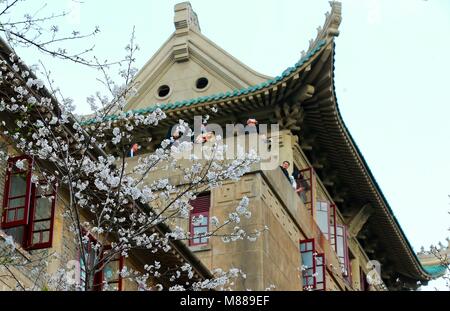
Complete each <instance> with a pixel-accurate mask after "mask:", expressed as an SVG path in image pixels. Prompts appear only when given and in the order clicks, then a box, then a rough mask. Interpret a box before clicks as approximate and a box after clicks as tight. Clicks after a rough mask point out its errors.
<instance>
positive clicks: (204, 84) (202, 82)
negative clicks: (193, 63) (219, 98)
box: [195, 77, 209, 90]
mask: <svg viewBox="0 0 450 311" xmlns="http://www.w3.org/2000/svg"><path fill="white" fill-rule="evenodd" d="M208 83H209V81H208V79H207V78H205V77H201V78H199V79H197V82H195V87H196V88H197V89H199V90H203V89H204V88H206V87H207V86H208Z"/></svg>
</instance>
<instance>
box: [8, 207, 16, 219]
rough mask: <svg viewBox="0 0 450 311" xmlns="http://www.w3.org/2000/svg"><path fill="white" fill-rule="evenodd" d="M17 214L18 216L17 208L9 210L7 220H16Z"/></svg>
mask: <svg viewBox="0 0 450 311" xmlns="http://www.w3.org/2000/svg"><path fill="white" fill-rule="evenodd" d="M15 216H16V210H15V209H11V210H8V215H7V217H6V221H7V222H10V221H14V219H15Z"/></svg>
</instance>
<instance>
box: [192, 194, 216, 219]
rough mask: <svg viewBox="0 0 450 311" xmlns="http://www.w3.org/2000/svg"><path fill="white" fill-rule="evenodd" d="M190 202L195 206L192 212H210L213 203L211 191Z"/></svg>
mask: <svg viewBox="0 0 450 311" xmlns="http://www.w3.org/2000/svg"><path fill="white" fill-rule="evenodd" d="M189 203H190V204H191V205H192V207H193V208H194V209H193V210H192V211H191V213H192V214H200V213H207V212H209V208H210V205H211V195H210V194H209V193H208V194H204V195H199V196H198V197H197V198H196V199H194V200H191V201H190V202H189Z"/></svg>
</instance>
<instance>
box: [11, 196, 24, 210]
mask: <svg viewBox="0 0 450 311" xmlns="http://www.w3.org/2000/svg"><path fill="white" fill-rule="evenodd" d="M23 206H25V197H21V198H16V199H11V200H9V208H15V207H23Z"/></svg>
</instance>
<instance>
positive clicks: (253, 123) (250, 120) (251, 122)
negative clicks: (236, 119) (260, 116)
mask: <svg viewBox="0 0 450 311" xmlns="http://www.w3.org/2000/svg"><path fill="white" fill-rule="evenodd" d="M256 124H258V121H256V119H255V118H249V119H248V120H247V125H248V126H256Z"/></svg>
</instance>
